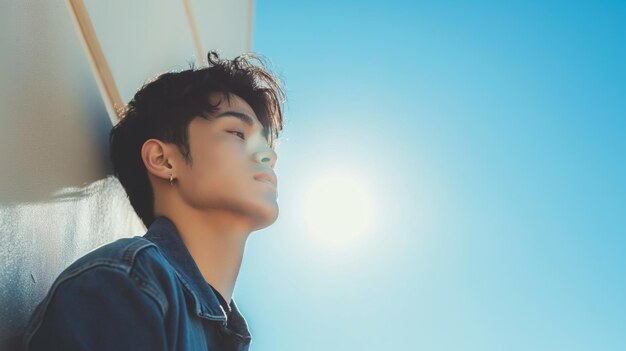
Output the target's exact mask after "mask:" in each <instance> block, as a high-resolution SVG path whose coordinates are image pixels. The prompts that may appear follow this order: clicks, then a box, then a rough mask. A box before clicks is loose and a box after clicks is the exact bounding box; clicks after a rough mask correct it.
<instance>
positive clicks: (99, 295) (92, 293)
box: [24, 236, 170, 342]
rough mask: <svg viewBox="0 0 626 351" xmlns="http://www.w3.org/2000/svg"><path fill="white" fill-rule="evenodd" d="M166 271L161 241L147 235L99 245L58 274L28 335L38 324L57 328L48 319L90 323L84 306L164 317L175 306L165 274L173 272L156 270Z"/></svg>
mask: <svg viewBox="0 0 626 351" xmlns="http://www.w3.org/2000/svg"><path fill="white" fill-rule="evenodd" d="M166 271H167V267H166V266H165V265H164V264H163V262H162V255H161V254H160V251H159V250H158V247H157V246H156V245H155V244H154V243H152V242H151V241H149V240H147V239H145V238H143V237H139V236H135V237H132V238H123V239H118V240H116V241H114V242H111V243H108V244H105V245H103V246H100V247H98V248H96V249H93V250H92V251H90V252H88V253H87V254H85V255H83V256H82V257H80V258H79V259H77V260H76V261H74V262H73V263H72V264H71V265H69V266H68V267H67V268H66V269H65V270H63V271H62V272H61V274H59V276H58V277H57V278H56V279H55V281H54V282H53V284H52V286H51V287H50V288H49V290H48V293H47V295H46V296H45V297H44V299H43V300H42V301H41V302H40V303H39V305H38V306H37V307H36V309H35V311H34V312H33V314H32V315H31V318H30V321H29V326H28V327H27V329H26V332H25V335H24V336H25V340H30V338H32V337H33V335H34V334H35V332H36V331H38V330H40V331H41V330H42V329H43V330H45V331H47V330H48V329H50V330H52V329H51V328H46V327H45V326H46V321H49V323H50V325H54V323H53V321H57V322H59V321H64V322H63V323H66V322H68V321H69V320H70V319H71V320H75V321H76V323H85V322H84V320H83V319H82V318H81V317H82V314H81V313H82V311H96V310H97V311H99V313H98V314H99V315H101V316H102V315H104V314H111V315H115V316H121V315H125V314H126V317H127V318H130V316H131V315H136V316H140V315H141V316H146V315H152V316H153V318H152V319H153V320H158V319H162V318H163V316H164V315H165V314H166V313H167V310H168V307H169V306H168V301H167V298H166V295H165V294H164V292H163V289H162V288H161V286H163V284H162V282H159V279H161V280H163V279H170V278H169V277H168V276H167V273H165V274H164V273H160V277H159V276H156V277H155V272H166ZM133 311H134V312H133ZM67 314H71V318H70V316H66V315H67ZM108 319H109V320H115V319H114V318H113V317H110V318H108ZM59 323H60V322H59ZM57 324H58V323H57ZM27 342H28V341H27Z"/></svg>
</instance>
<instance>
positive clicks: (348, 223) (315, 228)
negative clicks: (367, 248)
mask: <svg viewBox="0 0 626 351" xmlns="http://www.w3.org/2000/svg"><path fill="white" fill-rule="evenodd" d="M312 179H313V180H311V181H310V182H307V189H306V191H305V192H304V194H303V198H302V205H303V208H302V215H303V224H304V226H305V228H306V230H307V234H308V236H309V237H310V238H311V239H312V241H314V242H315V243H317V244H320V245H323V246H325V247H328V248H333V249H342V248H346V247H354V246H355V245H357V244H359V243H360V242H362V241H363V240H365V236H366V235H367V233H368V230H369V229H370V228H371V226H372V225H373V219H374V218H375V213H374V208H375V206H374V199H373V195H372V189H371V186H369V185H368V184H367V182H366V181H365V179H363V178H362V177H360V176H358V174H355V173H351V172H347V171H337V172H325V173H324V174H319V175H317V176H315V177H313V178H312Z"/></svg>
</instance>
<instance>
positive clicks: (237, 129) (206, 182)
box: [176, 93, 278, 231]
mask: <svg viewBox="0 0 626 351" xmlns="http://www.w3.org/2000/svg"><path fill="white" fill-rule="evenodd" d="M209 97H210V100H211V103H212V104H216V103H218V102H219V105H218V110H217V111H216V112H215V113H214V116H216V118H214V119H212V120H206V119H203V118H200V117H196V118H194V119H193V120H192V121H191V123H190V124H189V127H188V136H189V148H190V155H191V158H192V162H193V163H192V166H191V167H190V166H189V165H187V164H184V163H183V166H184V167H182V168H180V167H179V168H178V169H177V172H176V173H177V179H179V180H180V181H179V182H178V186H179V187H180V188H179V191H180V194H181V197H182V198H183V199H184V200H185V201H186V202H187V203H188V204H189V205H190V206H192V207H195V208H197V209H199V210H201V211H202V210H224V211H227V212H231V213H234V214H236V215H241V216H243V217H246V218H248V219H249V220H250V226H251V229H252V230H253V231H254V230H258V229H262V228H265V227H267V226H269V225H271V224H272V223H274V222H275V221H276V219H277V218H278V202H277V195H278V193H277V187H276V186H275V185H277V182H276V176H275V174H274V172H273V168H274V164H275V163H276V157H277V155H276V153H275V152H274V151H273V150H272V149H271V148H270V146H269V143H268V140H267V138H266V136H265V135H264V131H263V126H262V125H261V123H260V122H259V120H258V119H257V116H256V114H255V113H254V111H253V110H252V108H251V107H250V105H248V103H246V102H245V101H244V100H243V99H242V98H240V97H239V96H237V95H232V94H231V95H230V101H228V100H227V99H225V97H224V96H223V94H221V93H212V94H210V96H209ZM242 119H243V120H242ZM245 119H248V120H249V121H250V122H251V123H252V125H249V124H247V123H246V122H244V120H245ZM260 173H266V175H261V176H260V177H259V175H260ZM267 173H269V177H268V176H267ZM264 178H265V179H264ZM272 183H274V184H272Z"/></svg>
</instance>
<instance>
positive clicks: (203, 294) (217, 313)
mask: <svg viewBox="0 0 626 351" xmlns="http://www.w3.org/2000/svg"><path fill="white" fill-rule="evenodd" d="M143 237H144V238H145V239H147V240H150V241H151V242H153V243H155V244H156V245H157V246H158V247H159V249H160V251H161V253H162V254H163V256H165V258H166V259H167V261H168V262H169V263H170V265H171V266H172V267H173V268H174V270H175V272H176V274H177V275H178V277H179V278H180V280H181V282H182V284H183V286H184V287H185V289H186V290H187V291H188V292H189V293H190V295H191V296H192V297H193V299H194V301H195V307H196V314H197V315H198V316H200V317H203V318H206V319H210V320H219V321H221V322H222V324H223V325H226V324H227V322H228V328H229V329H231V330H232V331H234V332H236V333H237V334H239V335H240V336H241V337H242V338H243V339H250V332H249V331H248V325H247V323H246V320H245V319H244V318H243V316H242V315H241V313H240V312H239V309H238V308H237V304H236V303H235V299H234V298H232V299H231V301H230V308H231V310H232V311H231V313H230V315H229V317H230V320H228V321H227V315H226V312H225V311H224V309H223V308H222V305H221V304H220V301H219V300H218V298H217V296H216V295H215V293H214V292H213V289H211V286H210V285H209V284H208V283H207V281H206V280H205V279H204V277H203V276H202V273H200V269H199V268H198V266H197V264H196V262H195V261H194V260H193V257H192V256H191V254H190V253H189V250H188V249H187V247H186V246H185V244H184V242H183V240H182V239H181V237H180V233H179V232H178V229H177V228H176V225H175V224H174V222H172V221H171V220H170V219H169V218H167V217H165V216H158V217H157V218H156V219H155V220H154V222H152V224H151V225H150V228H148V231H147V232H146V234H145V235H144V236H143Z"/></svg>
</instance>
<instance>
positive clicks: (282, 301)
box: [235, 0, 626, 351]
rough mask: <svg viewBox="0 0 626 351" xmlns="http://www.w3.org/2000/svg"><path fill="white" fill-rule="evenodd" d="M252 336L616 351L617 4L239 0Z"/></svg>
mask: <svg viewBox="0 0 626 351" xmlns="http://www.w3.org/2000/svg"><path fill="white" fill-rule="evenodd" d="M253 41H254V44H253V50H254V51H255V52H259V53H261V54H263V55H265V56H267V57H269V58H270V59H271V61H272V63H273V68H274V69H275V71H277V72H278V73H280V75H281V76H282V77H283V79H284V80H285V82H286V88H287V93H288V105H287V111H286V126H285V133H284V134H283V136H282V143H281V145H280V146H279V149H278V154H279V159H278V163H277V166H276V172H277V174H278V177H279V204H280V217H279V219H278V221H277V222H276V223H275V224H274V225H273V226H271V227H268V228H266V229H264V230H261V231H259V232H256V233H254V234H253V235H252V237H251V238H250V240H249V242H248V246H247V249H246V257H245V259H244V263H243V267H242V271H241V274H240V276H239V281H238V283H237V286H236V290H235V298H236V300H237V302H238V304H239V306H240V307H241V309H242V310H243V312H244V314H245V316H246V318H247V320H248V322H249V324H250V329H251V333H252V335H253V342H252V348H251V349H252V350H255V351H265V350H267V351H270V350H271V351H280V350H299V351H304V350H325V351H331V350H481V351H483V350H568V351H571V350H626V299H625V297H626V200H625V199H626V186H625V185H624V182H625V181H626V166H625V164H626V162H625V161H626V156H625V155H626V2H624V1H585V2H583V1H499V2H496V1H473V2H464V1H437V2H422V1H406V2H398V1H396V2H389V1H387V2H383V1H376V2H368V1H341V2H338V1H313V2H300V1H262V0H260V1H256V4H255V17H254V38H253Z"/></svg>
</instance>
